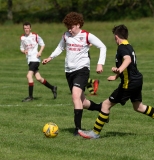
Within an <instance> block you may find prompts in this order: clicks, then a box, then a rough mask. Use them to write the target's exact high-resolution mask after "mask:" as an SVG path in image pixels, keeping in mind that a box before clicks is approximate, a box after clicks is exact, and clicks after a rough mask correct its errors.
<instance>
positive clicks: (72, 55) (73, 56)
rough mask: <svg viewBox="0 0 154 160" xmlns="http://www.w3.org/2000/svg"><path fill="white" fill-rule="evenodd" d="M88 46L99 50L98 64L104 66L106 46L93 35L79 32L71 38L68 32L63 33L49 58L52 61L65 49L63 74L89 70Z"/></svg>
mask: <svg viewBox="0 0 154 160" xmlns="http://www.w3.org/2000/svg"><path fill="white" fill-rule="evenodd" d="M89 44H92V45H94V46H96V47H97V48H99V49H100V56H99V60H98V64H102V65H104V64H105V59H106V46H105V45H104V44H103V43H102V42H101V40H99V39H98V38H97V37H96V36H94V35H93V34H91V33H89V32H87V31H85V30H81V31H80V32H79V33H78V34H77V35H76V36H74V37H73V36H72V35H71V33H69V32H68V31H67V32H65V33H64V35H63V37H62V39H61V41H60V42H59V44H58V46H57V48H56V49H55V50H54V52H52V54H51V55H50V57H51V58H52V59H53V58H55V57H57V56H58V55H59V54H61V52H62V51H63V50H64V49H66V58H65V72H73V71H76V70H79V69H81V68H83V67H88V68H89V70H90V58H89V54H88V51H89V48H90V46H89Z"/></svg>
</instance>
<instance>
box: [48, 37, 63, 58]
mask: <svg viewBox="0 0 154 160" xmlns="http://www.w3.org/2000/svg"><path fill="white" fill-rule="evenodd" d="M64 49H65V40H64V37H62V39H61V40H60V42H59V44H58V46H57V48H56V49H55V50H54V51H53V52H52V53H51V55H50V57H52V59H53V58H55V57H57V56H58V55H60V54H61V53H62V51H63V50H64Z"/></svg>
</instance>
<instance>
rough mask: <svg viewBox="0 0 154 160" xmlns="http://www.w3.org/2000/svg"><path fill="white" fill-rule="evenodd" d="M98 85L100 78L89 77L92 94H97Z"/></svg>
mask: <svg viewBox="0 0 154 160" xmlns="http://www.w3.org/2000/svg"><path fill="white" fill-rule="evenodd" d="M98 86H99V80H97V79H92V78H89V79H88V83H87V89H88V91H89V92H90V95H97V93H96V92H97V90H98Z"/></svg>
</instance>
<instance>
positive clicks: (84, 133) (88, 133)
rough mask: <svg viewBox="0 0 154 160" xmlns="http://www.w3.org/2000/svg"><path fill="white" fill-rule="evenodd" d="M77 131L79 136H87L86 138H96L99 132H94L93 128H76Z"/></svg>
mask: <svg viewBox="0 0 154 160" xmlns="http://www.w3.org/2000/svg"><path fill="white" fill-rule="evenodd" d="M78 133H79V135H80V136H81V137H83V138H87V139H97V138H99V136H100V135H99V134H96V133H95V132H94V131H93V130H91V131H82V130H78Z"/></svg>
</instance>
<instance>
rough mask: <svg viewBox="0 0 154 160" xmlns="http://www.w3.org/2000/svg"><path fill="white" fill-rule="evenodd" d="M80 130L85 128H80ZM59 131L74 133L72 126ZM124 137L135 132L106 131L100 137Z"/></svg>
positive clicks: (133, 134)
mask: <svg viewBox="0 0 154 160" xmlns="http://www.w3.org/2000/svg"><path fill="white" fill-rule="evenodd" d="M82 130H85V129H83V128H82ZM61 131H64V132H69V133H74V128H61ZM117 136H119V137H124V136H136V134H135V133H130V132H128V133H126V132H106V134H104V135H102V136H101V137H100V138H105V137H117Z"/></svg>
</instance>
